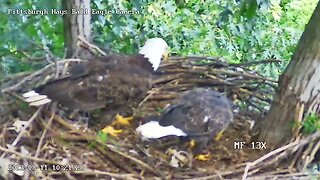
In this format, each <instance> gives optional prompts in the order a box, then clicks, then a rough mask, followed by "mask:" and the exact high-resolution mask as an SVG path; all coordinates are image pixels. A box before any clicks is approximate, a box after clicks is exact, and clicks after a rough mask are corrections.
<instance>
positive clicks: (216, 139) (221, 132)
mask: <svg viewBox="0 0 320 180" xmlns="http://www.w3.org/2000/svg"><path fill="white" fill-rule="evenodd" d="M223 132H224V131H223V130H222V131H220V132H218V133H217V135H216V137H215V138H214V140H215V141H219V140H220V139H221V138H222V136H223Z"/></svg>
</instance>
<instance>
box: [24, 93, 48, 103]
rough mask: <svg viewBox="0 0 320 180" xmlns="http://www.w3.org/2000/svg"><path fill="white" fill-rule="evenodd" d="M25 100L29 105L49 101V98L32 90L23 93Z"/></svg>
mask: <svg viewBox="0 0 320 180" xmlns="http://www.w3.org/2000/svg"><path fill="white" fill-rule="evenodd" d="M22 96H23V97H24V98H25V101H26V102H28V103H29V105H30V106H41V105H44V104H47V103H49V102H51V100H50V99H49V98H48V96H46V95H41V94H39V93H37V92H35V91H34V90H32V91H29V92H27V93H24V94H23V95H22Z"/></svg>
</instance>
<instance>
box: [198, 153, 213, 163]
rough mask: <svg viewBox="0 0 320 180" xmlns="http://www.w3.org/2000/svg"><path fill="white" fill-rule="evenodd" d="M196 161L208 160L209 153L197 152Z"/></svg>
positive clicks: (209, 157)
mask: <svg viewBox="0 0 320 180" xmlns="http://www.w3.org/2000/svg"><path fill="white" fill-rule="evenodd" d="M195 159H196V160H198V161H209V160H210V159H211V153H207V154H199V155H197V156H196V157H195Z"/></svg>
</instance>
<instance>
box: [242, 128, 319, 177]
mask: <svg viewBox="0 0 320 180" xmlns="http://www.w3.org/2000/svg"><path fill="white" fill-rule="evenodd" d="M318 137H320V132H316V133H314V134H312V135H310V136H308V137H306V138H304V139H302V140H300V142H299V140H296V141H294V142H292V143H289V144H287V145H285V146H282V147H280V148H278V149H276V150H274V151H271V152H270V153H268V154H266V155H264V156H262V157H260V158H259V159H257V160H255V161H254V162H249V163H247V166H246V168H245V170H244V173H243V176H242V179H243V180H245V179H246V178H247V175H248V171H249V170H250V168H251V167H252V166H255V165H257V164H258V163H261V162H262V161H264V160H266V159H267V158H269V157H271V156H273V155H275V154H278V153H280V152H283V151H285V150H287V149H289V148H292V147H296V148H295V151H296V150H298V149H297V148H298V146H299V147H301V146H304V145H305V144H307V143H308V142H309V141H311V140H314V139H316V138H318Z"/></svg>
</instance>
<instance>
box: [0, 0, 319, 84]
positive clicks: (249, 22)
mask: <svg viewBox="0 0 320 180" xmlns="http://www.w3.org/2000/svg"><path fill="white" fill-rule="evenodd" d="M0 3H1V7H0V10H1V14H0V23H1V24H4V26H1V27H0V39H1V41H0V57H1V60H0V63H1V66H0V68H1V69H0V79H1V78H3V77H5V76H7V75H10V74H14V73H17V72H22V71H33V70H35V69H38V68H40V67H42V66H43V65H45V64H46V61H43V59H45V54H46V52H45V51H44V50H43V47H48V48H49V50H50V51H51V52H52V53H53V54H54V55H56V56H58V57H63V55H64V52H65V50H64V46H63V41H64V38H63V23H62V17H61V16H59V15H47V16H41V15H8V14H7V10H8V9H9V8H18V9H19V8H20V9H48V10H50V9H52V8H55V9H61V6H60V3H59V1H40V0H35V1H31V0H26V1H18V0H10V1H8V0H0ZM316 3H317V1H316V0H282V1H280V0H269V1H268V0H242V1H240V0H233V1H223V0H208V1H204V0H200V1H198V0H175V1H174V0H168V1H166V2H164V1H147V0H142V1H139V2H129V1H125V0H117V1H116V0H110V1H108V2H105V1H103V0H92V3H91V4H92V8H95V9H100V10H101V9H107V10H116V9H119V10H136V11H139V14H133V15H119V14H115V13H113V14H107V15H93V16H92V24H93V26H92V27H93V29H92V41H93V42H94V43H96V44H98V45H99V46H100V47H103V48H106V49H111V50H112V51H113V52H122V53H129V54H130V53H134V52H136V51H137V48H138V47H139V46H141V45H142V43H143V42H144V41H145V39H146V38H149V37H154V36H159V37H163V38H164V39H165V40H166V41H167V42H168V44H169V46H170V48H171V53H172V54H176V55H199V56H220V57H224V58H225V59H227V61H229V62H250V61H256V60H266V59H278V60H282V63H280V64H273V65H263V66H262V65H260V66H256V67H254V70H256V71H258V72H259V73H261V74H263V75H265V76H269V77H274V78H277V77H278V76H279V74H280V73H281V72H282V71H283V70H284V68H285V66H286V64H287V63H288V61H289V60H290V56H291V55H292V53H293V51H294V49H295V46H296V44H297V42H298V40H299V38H300V35H301V34H302V32H303V30H304V26H305V24H306V23H307V22H308V20H309V18H310V16H311V14H312V12H313V10H314V8H315V6H316Z"/></svg>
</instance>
